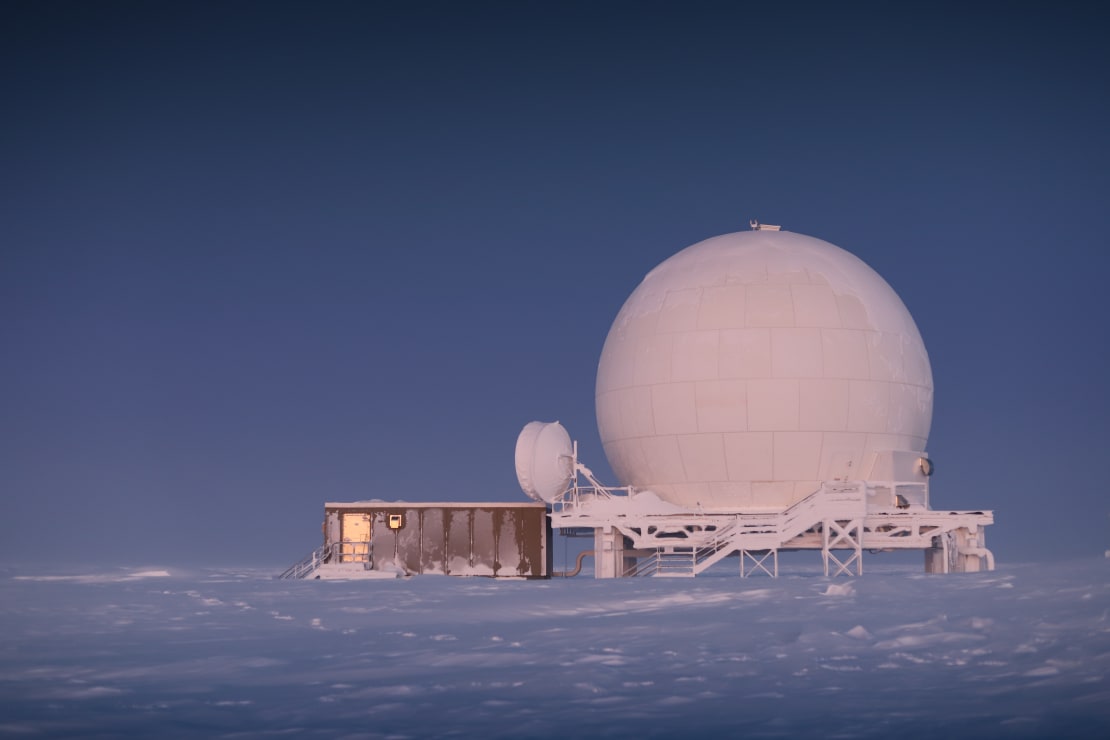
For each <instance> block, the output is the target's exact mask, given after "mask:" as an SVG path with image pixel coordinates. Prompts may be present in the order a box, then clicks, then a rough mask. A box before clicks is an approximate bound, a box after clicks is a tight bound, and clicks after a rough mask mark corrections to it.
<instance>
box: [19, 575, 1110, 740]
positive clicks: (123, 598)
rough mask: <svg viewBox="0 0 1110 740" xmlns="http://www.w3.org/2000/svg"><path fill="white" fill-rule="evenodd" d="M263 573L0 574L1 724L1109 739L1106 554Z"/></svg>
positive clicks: (92, 729) (32, 732)
mask: <svg viewBox="0 0 1110 740" xmlns="http://www.w3.org/2000/svg"><path fill="white" fill-rule="evenodd" d="M274 570H275V571H276V570H280V568H275V569H274ZM271 575H272V572H262V571H251V570H246V569H234V568H229V569H225V570H206V571H196V570H194V571H182V570H178V569H174V568H168V569H163V568H136V569H133V570H119V571H115V570H108V569H100V570H99V571H92V570H80V571H78V570H74V571H70V572H57V571H52V572H45V571H43V572H34V571H29V570H26V569H19V570H17V569H12V568H8V569H5V570H3V571H0V628H2V629H0V634H2V637H0V736H28V737H34V736H55V737H59V736H65V737H78V736H80V737H122V736H136V737H138V736H144V737H176V736H190V737H252V736H266V735H274V734H289V735H290V736H297V737H343V736H347V737H378V736H382V737H430V736H458V737H510V736H511V737H520V736H525V737H527V736H531V737H550V736H559V737H581V736H598V735H604V736H616V737H633V736H635V737H671V736H686V737H689V736H707V735H708V734H709V733H710V732H717V733H722V734H720V735H719V736H721V737H740V736H743V737H753V738H757V737H758V738H798V737H823V738H824V737H841V738H854V737H874V738H890V737H898V738H905V737H949V738H950V737H1015V738H1017V737H1021V738H1042V737H1060V738H1064V737H1067V738H1096V737H1097V738H1105V737H1110V683H1108V681H1107V674H1108V671H1110V585H1108V578H1107V577H1108V575H1110V562H1108V561H1107V560H1104V559H1098V560H1090V561H1082V562H1069V563H1054V564H1049V565H1001V566H1000V567H999V569H998V570H997V571H995V572H993V573H983V574H965V575H950V576H937V575H933V576H929V575H924V574H921V573H918V572H916V570H914V569H910V568H908V567H907V568H904V569H903V568H901V567H892V566H888V567H887V568H886V569H882V568H878V567H872V568H871V569H870V572H869V573H865V575H864V576H863V577H862V578H854V579H846V578H840V579H836V580H830V579H826V578H824V577H823V576H821V575H818V574H816V573H812V572H809V571H806V572H801V573H796V574H793V575H784V576H783V577H781V578H779V579H777V580H772V579H770V578H766V577H764V578H748V579H740V578H738V577H736V576H734V575H731V574H729V575H725V574H724V573H720V574H718V573H716V572H714V573H711V574H710V575H709V576H708V577H699V578H697V579H650V578H648V579H629V580H620V581H597V580H593V579H592V578H589V577H583V576H580V577H578V578H575V579H565V580H551V581H495V580H490V579H482V578H449V577H437V576H423V577H417V578H411V579H397V580H388V581H383V580H374V581H320V580H306V581H275V580H273V579H272V578H271Z"/></svg>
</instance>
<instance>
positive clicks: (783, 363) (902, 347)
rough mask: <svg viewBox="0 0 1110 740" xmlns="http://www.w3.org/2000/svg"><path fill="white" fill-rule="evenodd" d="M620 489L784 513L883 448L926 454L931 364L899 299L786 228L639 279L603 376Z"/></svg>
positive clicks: (711, 249) (704, 249)
mask: <svg viewBox="0 0 1110 740" xmlns="http://www.w3.org/2000/svg"><path fill="white" fill-rule="evenodd" d="M596 403H597V423H598V430H599V432H600V434H601V441H602V443H603V444H604V447H605V454H606V456H607V457H608V458H609V463H610V465H611V467H612V468H613V472H614V473H616V475H617V476H618V477H619V478H620V481H621V483H622V484H624V485H631V486H635V487H636V488H639V489H646V490H651V491H654V492H655V493H656V494H657V495H659V496H660V497H661V498H663V499H664V500H666V501H669V502H671V503H673V504H677V505H679V506H683V507H686V508H690V509H697V508H701V509H703V510H711V511H712V510H744V509H755V510H760V509H768V510H773V509H782V508H784V507H786V506H789V505H790V504H791V503H793V502H795V501H798V500H800V499H802V498H804V497H805V496H807V495H808V494H810V493H812V492H813V491H815V490H817V488H818V487H819V486H820V485H821V482H822V481H826V480H837V479H840V480H855V479H859V478H864V477H866V476H867V474H868V473H867V470H866V467H867V466H868V465H870V464H871V461H872V460H874V459H875V453H881V452H885V451H891V450H894V451H923V450H925V449H926V442H927V440H928V436H929V427H930V424H931V422H932V409H933V378H932V371H931V369H930V367H929V356H928V354H927V353H926V351H925V345H924V343H923V342H922V340H921V335H920V334H919V332H918V330H917V326H916V325H915V324H914V321H913V318H912V317H911V316H910V314H909V311H907V310H906V307H905V305H903V303H902V301H901V299H899V297H898V295H897V294H896V293H895V292H894V290H893V289H892V288H891V287H890V286H889V285H888V284H887V283H886V281H885V280H883V279H882V277H880V276H879V275H878V273H876V272H875V271H874V270H872V269H871V268H870V267H868V266H867V265H866V264H865V263H864V262H863V261H862V260H860V259H859V258H857V257H855V256H854V255H852V254H850V253H848V252H846V251H844V250H843V249H840V248H839V247H836V246H834V245H832V244H829V243H828V242H825V241H821V240H820V239H815V238H813V237H809V236H803V235H801V234H794V233H790V232H786V231H769V230H754V231H747V232H739V233H735V234H724V235H722V236H717V237H714V238H712V239H707V240H705V241H703V242H699V243H697V244H694V245H693V246H690V247H687V248H686V249H684V250H682V251H681V252H679V253H678V254H676V255H674V256H673V257H671V258H670V259H668V260H666V261H664V262H663V263H662V264H660V265H659V266H658V267H656V268H655V269H654V270H652V271H651V272H650V273H648V275H647V277H645V278H644V280H643V282H642V283H641V284H640V286H639V287H637V288H636V290H635V291H633V293H632V295H631V296H629V298H628V300H627V301H626V302H625V304H624V307H623V308H621V311H620V313H619V314H618V315H617V318H616V320H615V321H614V322H613V326H612V328H611V329H610V331H609V336H608V337H607V339H606V340H605V347H604V349H603V350H602V352H601V360H600V362H599V364H598V371H597V396H596Z"/></svg>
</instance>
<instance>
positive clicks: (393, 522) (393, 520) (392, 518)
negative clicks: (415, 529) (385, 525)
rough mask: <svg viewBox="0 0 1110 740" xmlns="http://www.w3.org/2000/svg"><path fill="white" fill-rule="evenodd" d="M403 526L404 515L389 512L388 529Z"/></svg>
mask: <svg viewBox="0 0 1110 740" xmlns="http://www.w3.org/2000/svg"><path fill="white" fill-rule="evenodd" d="M403 526H405V515H404V514H390V515H389V528H390V529H400V528H401V527H403Z"/></svg>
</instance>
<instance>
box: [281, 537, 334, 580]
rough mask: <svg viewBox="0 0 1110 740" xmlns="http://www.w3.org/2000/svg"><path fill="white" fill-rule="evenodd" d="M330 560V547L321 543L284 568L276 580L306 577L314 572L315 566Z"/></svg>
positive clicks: (317, 566)
mask: <svg viewBox="0 0 1110 740" xmlns="http://www.w3.org/2000/svg"><path fill="white" fill-rule="evenodd" d="M330 560H331V548H329V547H328V546H327V545H321V546H320V547H317V548H316V549H315V550H313V551H312V552H310V553H309V554H308V555H305V556H304V557H303V558H301V559H300V560H299V561H297V562H296V563H293V565H290V566H289V567H288V568H286V569H285V570H284V571H283V572H282V574H281V575H279V576H278V580H282V581H286V580H293V579H297V578H308V577H309V576H310V575H312V574H313V573H315V572H316V569H317V568H319V567H320V566H321V565H323V564H324V563H326V562H328V561H330Z"/></svg>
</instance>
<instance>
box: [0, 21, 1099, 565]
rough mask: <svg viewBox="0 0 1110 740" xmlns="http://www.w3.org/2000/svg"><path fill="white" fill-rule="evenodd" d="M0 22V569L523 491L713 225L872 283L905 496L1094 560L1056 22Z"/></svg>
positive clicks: (270, 547)
mask: <svg viewBox="0 0 1110 740" xmlns="http://www.w3.org/2000/svg"><path fill="white" fill-rule="evenodd" d="M594 5H595V4H593V3H584V4H577V3H479V2H474V3H444V4H440V3H423V2H414V3H400V2H379V3H338V2H331V3H308V2H305V3H276V2H258V3H254V2H238V3H217V4H205V3H155V2H145V3H139V2H136V3H118V2H96V3H61V2H6V3H5V4H4V5H3V6H2V7H0V93H2V95H3V101H4V104H3V107H4V111H5V112H4V114H3V116H2V117H0V130H2V132H3V136H2V137H0V250H2V251H0V348H2V349H0V507H2V508H0V559H3V560H4V561H10V562H17V561H21V560H27V559H30V558H31V557H38V556H39V553H41V557H44V558H46V559H48V560H55V561H59V562H79V561H93V562H128V561H132V562H133V561H142V562H154V561H160V562H167V563H168V562H228V561H229V560H245V561H247V562H252V563H275V562H276V563H283V562H285V561H292V560H293V559H295V558H296V557H299V556H300V555H301V554H303V552H305V551H307V550H308V549H310V548H311V547H313V546H315V545H316V544H317V542H318V540H319V522H320V519H321V516H322V508H323V506H322V505H323V502H324V501H325V500H355V499H360V498H384V499H394V498H406V499H411V500H508V501H515V500H522V497H523V494H521V493H520V491H519V488H518V486H517V484H516V479H515V475H514V471H513V460H512V453H513V444H514V442H515V439H516V435H517V433H518V431H519V430H520V428H521V426H523V425H524V424H525V423H526V422H528V421H530V420H532V419H544V420H552V419H560V420H561V421H562V422H563V423H564V424H565V425H566V426H567V427H568V428H569V429H570V431H571V433H572V434H573V435H574V436H575V437H576V438H578V439H579V440H580V449H581V453H582V457H583V459H584V461H585V462H586V463H587V464H588V465H590V466H591V467H592V468H593V469H594V470H595V472H597V473H599V474H600V475H601V476H602V477H603V478H605V479H608V480H610V481H611V482H614V483H615V482H616V481H615V480H613V479H612V476H611V473H610V472H609V470H608V467H607V465H606V464H605V458H604V453H603V452H602V449H601V444H600V441H599V440H598V436H597V429H596V423H595V419H594V412H593V382H594V373H595V371H596V368H597V359H598V356H599V354H600V351H601V346H602V343H603V342H604V340H605V335H606V333H607V331H608V328H609V324H610V323H611V321H612V320H613V318H614V317H615V315H616V313H617V311H618V310H619V308H620V306H621V304H622V303H623V302H624V299H625V298H626V297H627V295H628V294H629V293H630V292H631V291H632V289H633V288H634V287H635V286H636V285H637V284H638V283H639V281H640V279H641V278H642V277H643V276H644V274H646V273H647V271H648V270H650V269H651V268H652V267H654V266H655V265H656V264H658V263H659V262H660V261H662V260H663V259H665V258H666V257H668V256H670V255H671V254H673V253H674V252H676V251H678V250H679V249H681V248H683V247H685V246H687V245H689V244H691V243H694V242H696V241H700V240H701V239H704V238H707V237H710V236H714V235H716V234H720V233H724V232H729V231H736V230H740V229H744V228H746V224H747V222H748V219H749V218H758V219H760V220H762V221H765V222H769V223H781V224H783V225H784V227H785V228H787V229H789V230H791V231H797V232H801V233H804V234H810V235H813V236H817V237H820V238H823V239H826V240H828V241H831V242H833V243H834V244H837V245H839V246H841V247H844V248H845V249H848V250H849V251H852V252H854V253H855V254H857V255H858V256H859V257H861V258H862V259H864V260H865V261H866V262H868V263H869V264H870V265H871V266H872V267H874V268H875V269H876V270H877V271H878V272H879V273H880V274H881V275H883V276H884V277H885V278H886V279H887V281H888V282H890V283H891V285H892V286H893V287H894V288H895V290H896V291H898V293H899V294H900V295H901V296H902V299H903V300H904V301H905V303H906V305H907V306H908V307H909V309H910V311H911V312H912V313H913V315H914V317H915V319H916V320H917V322H918V325H919V327H920V329H921V332H922V335H923V336H924V339H925V342H926V346H927V347H928V349H929V352H930V356H931V359H932V364H933V372H934V379H935V384H936V405H935V409H934V423H933V430H932V434H931V439H930V453H931V456H932V457H933V458H934V460H935V461H936V464H937V475H936V476H935V477H934V479H933V504H934V506H936V507H938V508H957V509H959V508H993V509H995V510H996V518H997V522H998V523H997V524H996V525H995V526H994V527H993V528H992V529H991V530H990V532H989V537H988V544H990V545H991V546H992V548H993V549H994V550H995V552H996V554H997V555H998V557H999V559H1000V560H1005V559H1011V560H1014V559H1019V560H1028V559H1032V558H1035V557H1039V556H1042V555H1052V556H1060V557H1063V556H1074V555H1081V554H1091V553H1101V552H1102V550H1103V549H1105V548H1106V547H1108V546H1110V520H1108V518H1107V513H1108V510H1110V505H1108V504H1107V501H1106V498H1107V496H1106V492H1105V479H1106V459H1107V457H1108V453H1107V450H1108V448H1110V400H1108V393H1107V378H1108V377H1110V346H1108V339H1110V331H1108V326H1110V299H1108V298H1107V288H1106V283H1107V279H1106V274H1107V269H1108V267H1110V256H1108V251H1107V247H1108V244H1107V241H1108V238H1107V234H1110V136H1108V132H1110V95H1108V94H1107V91H1108V90H1110V46H1108V45H1107V44H1106V43H1105V38H1106V34H1107V31H1110V24H1108V23H1107V20H1106V15H1105V13H1103V12H1101V11H1099V10H1097V9H1089V10H1087V9H1085V8H1089V7H1090V6H1091V5H1092V4H1089V3H1072V4H1067V3H1064V4H1061V3H999V4H986V3H981V4H970V5H973V6H974V7H972V8H971V9H970V10H969V9H968V8H966V7H964V6H965V5H969V4H964V3H960V4H951V5H944V4H939V3H928V4H910V5H909V6H908V7H904V5H903V4H893V3H882V4H868V5H864V4H854V3H846V4H834V3H822V4H815V5H808V4H790V3H782V4H774V7H770V6H771V5H772V4H767V3H760V4H752V5H745V4H743V3H681V4H680V3H624V2H606V3H599V4H597V5H598V6H599V7H594Z"/></svg>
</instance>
